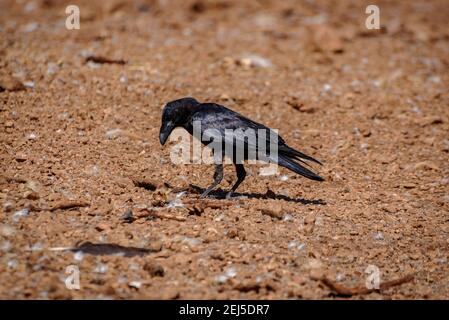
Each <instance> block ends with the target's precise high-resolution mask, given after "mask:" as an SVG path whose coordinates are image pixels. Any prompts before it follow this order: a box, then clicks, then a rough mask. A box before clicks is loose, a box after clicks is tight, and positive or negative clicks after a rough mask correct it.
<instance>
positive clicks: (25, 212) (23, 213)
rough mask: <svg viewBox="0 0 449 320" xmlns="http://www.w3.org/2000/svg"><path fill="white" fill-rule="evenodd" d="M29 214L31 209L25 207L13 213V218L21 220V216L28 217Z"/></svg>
mask: <svg viewBox="0 0 449 320" xmlns="http://www.w3.org/2000/svg"><path fill="white" fill-rule="evenodd" d="M29 215H30V211H29V210H28V209H27V208H25V209H22V210H19V211H16V212H15V213H14V214H13V216H12V218H13V220H14V221H16V222H17V221H19V219H20V218H22V217H28V216H29Z"/></svg>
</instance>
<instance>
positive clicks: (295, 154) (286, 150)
mask: <svg viewBox="0 0 449 320" xmlns="http://www.w3.org/2000/svg"><path fill="white" fill-rule="evenodd" d="M279 154H284V155H286V156H288V157H291V158H295V159H297V160H299V161H301V162H303V163H305V162H304V161H302V160H301V159H304V160H309V161H313V162H315V163H318V164H320V165H323V164H322V163H321V162H319V161H318V160H317V159H315V158H312V157H311V156H308V155H306V154H304V153H302V152H300V151H298V150H295V149H293V148H290V147H289V146H287V145H283V146H281V147H279Z"/></svg>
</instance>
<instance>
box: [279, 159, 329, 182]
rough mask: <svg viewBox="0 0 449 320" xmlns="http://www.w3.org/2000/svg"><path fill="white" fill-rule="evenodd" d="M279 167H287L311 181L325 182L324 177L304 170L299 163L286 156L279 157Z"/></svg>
mask: <svg viewBox="0 0 449 320" xmlns="http://www.w3.org/2000/svg"><path fill="white" fill-rule="evenodd" d="M278 165H280V166H282V167H285V168H287V169H289V170H291V171H293V172H295V173H297V174H300V175H302V176H303V177H306V178H309V179H311V180H315V181H324V179H323V178H322V177H320V176H319V175H317V174H316V173H314V172H312V171H310V170H309V169H307V168H304V167H303V166H301V165H300V164H299V163H297V162H295V161H293V160H292V159H290V158H288V156H285V155H279V157H278Z"/></svg>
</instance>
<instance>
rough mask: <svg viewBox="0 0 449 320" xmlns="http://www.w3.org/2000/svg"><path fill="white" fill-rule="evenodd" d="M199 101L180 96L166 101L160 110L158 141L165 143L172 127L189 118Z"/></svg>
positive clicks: (181, 123) (180, 124)
mask: <svg viewBox="0 0 449 320" xmlns="http://www.w3.org/2000/svg"><path fill="white" fill-rule="evenodd" d="M199 104H200V103H199V102H198V101H196V100H195V99H193V98H182V99H178V100H173V101H170V102H169V103H167V104H166V105H165V107H164V110H163V111H162V125H161V130H160V132H159V141H160V142H161V144H162V145H164V144H165V142H166V141H167V138H168V137H169V136H170V133H171V132H172V131H173V129H174V128H176V127H179V126H182V125H183V124H184V123H186V121H187V120H188V119H189V117H190V115H191V114H192V111H193V110H194V109H195V108H196V106H198V105H199Z"/></svg>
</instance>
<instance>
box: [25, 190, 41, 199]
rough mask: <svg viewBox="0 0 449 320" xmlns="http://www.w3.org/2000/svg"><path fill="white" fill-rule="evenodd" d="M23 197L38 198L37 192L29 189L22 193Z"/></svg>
mask: <svg viewBox="0 0 449 320" xmlns="http://www.w3.org/2000/svg"><path fill="white" fill-rule="evenodd" d="M23 197H24V198H26V199H29V200H37V199H39V194H38V193H37V192H34V191H32V190H31V191H26V192H25V193H24V194H23Z"/></svg>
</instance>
